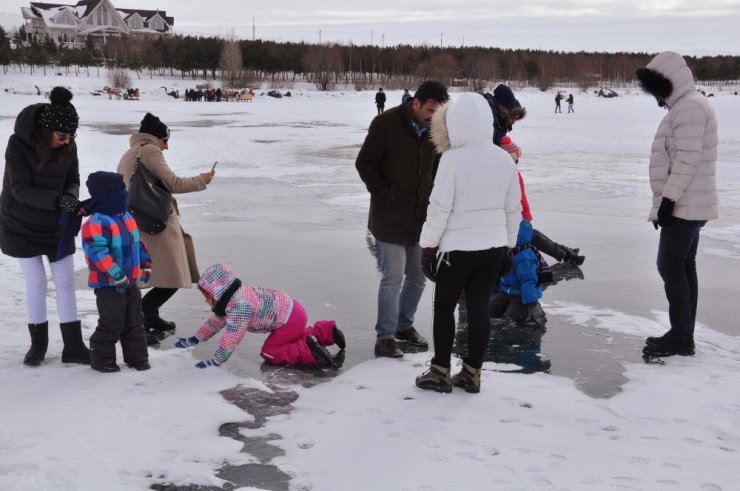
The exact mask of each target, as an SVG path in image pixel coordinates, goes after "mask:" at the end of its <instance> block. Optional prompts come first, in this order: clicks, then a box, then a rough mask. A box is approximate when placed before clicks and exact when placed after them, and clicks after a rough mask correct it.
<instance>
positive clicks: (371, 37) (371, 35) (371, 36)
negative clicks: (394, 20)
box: [370, 29, 375, 46]
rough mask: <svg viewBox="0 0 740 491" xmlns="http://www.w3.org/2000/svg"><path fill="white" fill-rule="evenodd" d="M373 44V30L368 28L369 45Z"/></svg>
mask: <svg viewBox="0 0 740 491" xmlns="http://www.w3.org/2000/svg"><path fill="white" fill-rule="evenodd" d="M373 44H375V41H374V40H373V30H372V29H370V46H372V45H373Z"/></svg>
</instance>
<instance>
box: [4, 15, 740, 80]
mask: <svg viewBox="0 0 740 491" xmlns="http://www.w3.org/2000/svg"><path fill="white" fill-rule="evenodd" d="M22 31H23V27H21V29H19V32H17V33H16V34H15V40H16V43H15V44H16V46H17V47H16V48H15V49H11V44H10V41H11V38H10V36H8V34H7V32H6V31H5V29H3V28H2V27H0V65H2V66H3V67H4V70H5V72H7V67H8V66H9V65H11V64H18V65H30V66H31V70H33V69H34V68H36V69H44V70H45V69H46V68H47V67H66V69H69V68H70V67H105V68H108V69H116V68H126V69H129V70H133V71H136V72H137V73H138V74H141V73H147V72H148V74H149V75H150V76H152V75H155V74H156V75H166V74H169V75H171V76H174V75H179V76H181V77H182V78H183V79H185V78H191V79H193V80H197V79H201V80H202V79H205V80H208V79H211V80H216V79H221V80H222V81H225V82H226V83H227V85H230V86H235V87H236V86H242V87H244V86H247V85H249V84H254V83H257V82H270V83H272V84H273V85H274V86H276V87H280V86H281V84H282V85H283V86H286V85H290V84H292V83H294V82H295V81H296V80H298V79H299V78H300V79H304V80H306V81H308V82H310V83H313V84H315V85H316V87H317V88H318V89H320V90H330V89H332V88H334V87H335V86H336V85H337V84H345V85H350V86H354V87H355V88H356V89H358V90H362V89H371V88H376V87H378V86H382V87H385V88H388V89H401V88H409V89H413V88H414V87H415V85H416V84H417V83H418V82H419V81H421V80H424V79H436V80H440V81H441V82H443V83H445V84H447V85H449V86H465V87H468V88H470V90H475V91H481V90H485V89H486V88H488V84H489V83H490V81H493V80H503V81H509V82H511V83H515V84H517V85H521V86H532V87H538V88H540V89H541V90H547V89H549V88H551V87H554V86H572V87H579V88H581V89H582V90H586V89H588V88H590V87H598V86H620V85H625V84H629V83H632V81H633V79H634V73H635V69H636V68H638V67H640V66H645V65H646V64H647V63H648V62H649V61H650V59H651V58H652V57H653V54H650V53H628V52H621V53H607V52H577V53H572V52H559V51H544V50H532V49H502V48H491V47H481V46H466V47H434V46H427V45H420V46H412V45H397V46H389V47H379V46H371V45H364V46H356V45H341V44H310V43H304V42H300V43H296V42H275V41H265V40H260V39H258V40H254V41H252V40H234V39H223V38H220V37H194V36H189V35H173V36H159V37H156V38H149V39H142V38H110V39H108V40H107V43H106V44H105V45H95V44H93V43H92V41H88V43H87V44H86V45H85V46H84V47H81V48H60V47H58V46H57V45H56V43H55V42H54V41H53V40H52V39H50V38H46V39H45V40H44V41H42V42H32V43H20V42H19V40H20V39H22V36H23V32H22ZM685 58H686V61H687V63H688V65H689V67H690V68H691V70H692V71H693V73H694V76H695V77H696V78H697V79H698V80H699V81H702V82H717V83H719V82H723V81H737V80H739V79H740V56H702V57H690V56H687V57H685Z"/></svg>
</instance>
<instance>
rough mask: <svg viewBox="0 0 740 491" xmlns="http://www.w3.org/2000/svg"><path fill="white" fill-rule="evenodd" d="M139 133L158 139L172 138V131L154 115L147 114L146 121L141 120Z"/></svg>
mask: <svg viewBox="0 0 740 491" xmlns="http://www.w3.org/2000/svg"><path fill="white" fill-rule="evenodd" d="M139 133H147V134H149V135H152V136H156V137H157V138H169V137H170V129H169V128H167V125H166V124H164V123H163V122H162V121H160V120H159V118H158V117H156V116H155V115H154V114H152V113H146V116H144V119H142V120H141V128H139Z"/></svg>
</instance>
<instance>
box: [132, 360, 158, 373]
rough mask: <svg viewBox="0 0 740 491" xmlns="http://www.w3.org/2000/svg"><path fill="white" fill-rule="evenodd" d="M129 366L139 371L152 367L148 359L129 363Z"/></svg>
mask: <svg viewBox="0 0 740 491" xmlns="http://www.w3.org/2000/svg"><path fill="white" fill-rule="evenodd" d="M129 367H131V368H133V369H134V370H138V371H140V372H143V371H144V370H149V369H150V368H152V366H151V365H150V364H149V362H148V361H143V362H140V363H133V364H130V365H129Z"/></svg>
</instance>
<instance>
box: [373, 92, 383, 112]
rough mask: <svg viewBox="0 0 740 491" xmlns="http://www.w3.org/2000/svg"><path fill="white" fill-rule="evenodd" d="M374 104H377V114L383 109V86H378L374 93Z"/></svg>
mask: <svg viewBox="0 0 740 491" xmlns="http://www.w3.org/2000/svg"><path fill="white" fill-rule="evenodd" d="M375 105H376V106H378V114H380V113H382V112H383V111H385V92H383V87H381V88H379V89H378V92H377V93H376V94H375Z"/></svg>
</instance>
